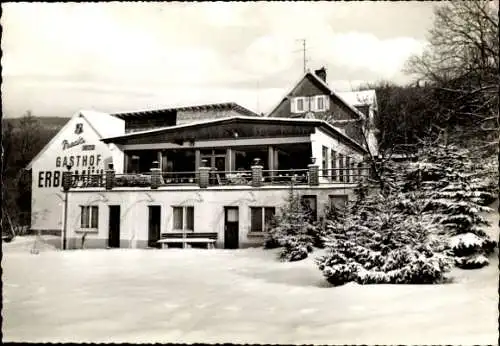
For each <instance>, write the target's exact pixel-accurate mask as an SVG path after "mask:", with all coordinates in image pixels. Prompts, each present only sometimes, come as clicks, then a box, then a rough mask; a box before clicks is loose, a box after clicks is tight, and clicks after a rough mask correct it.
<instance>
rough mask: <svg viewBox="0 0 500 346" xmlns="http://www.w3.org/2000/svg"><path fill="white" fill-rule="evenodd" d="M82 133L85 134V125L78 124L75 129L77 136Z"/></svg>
mask: <svg viewBox="0 0 500 346" xmlns="http://www.w3.org/2000/svg"><path fill="white" fill-rule="evenodd" d="M82 132H83V124H82V123H77V124H76V127H75V134H77V135H79V134H80V133H82Z"/></svg>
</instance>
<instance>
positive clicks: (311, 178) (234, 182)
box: [63, 164, 370, 190]
mask: <svg viewBox="0 0 500 346" xmlns="http://www.w3.org/2000/svg"><path fill="white" fill-rule="evenodd" d="M64 176H65V178H63V188H65V189H66V190H68V189H70V188H71V189H78V188H105V189H107V190H110V189H114V188H129V187H140V188H150V189H157V188H159V187H163V186H198V187H201V188H207V187H214V186H252V187H262V186H289V185H292V184H293V185H310V186H317V185H325V184H358V183H359V182H361V181H363V180H365V179H367V178H368V177H369V176H370V169H369V167H365V166H363V167H361V166H359V167H356V168H333V169H319V167H318V166H316V165H314V164H311V165H309V167H308V168H307V169H288V170H263V169H262V166H260V165H253V166H252V167H251V170H238V171H218V170H215V169H213V168H210V167H200V168H199V169H198V171H191V172H161V171H160V169H159V168H157V167H155V168H152V169H151V172H150V173H142V174H134V173H127V174H116V173H115V171H114V170H113V169H112V168H110V169H108V170H106V172H105V173H104V174H91V175H83V176H82V175H76V174H72V172H70V171H68V172H64Z"/></svg>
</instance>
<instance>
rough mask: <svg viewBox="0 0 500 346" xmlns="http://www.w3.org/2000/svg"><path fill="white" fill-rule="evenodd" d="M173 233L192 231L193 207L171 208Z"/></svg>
mask: <svg viewBox="0 0 500 346" xmlns="http://www.w3.org/2000/svg"><path fill="white" fill-rule="evenodd" d="M172 211H173V222H174V225H173V226H174V227H173V229H174V230H175V231H194V207H191V206H187V207H172Z"/></svg>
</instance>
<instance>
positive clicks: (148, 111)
mask: <svg viewBox="0 0 500 346" xmlns="http://www.w3.org/2000/svg"><path fill="white" fill-rule="evenodd" d="M212 109H229V110H231V109H235V110H237V111H239V112H241V113H243V114H245V115H248V116H259V115H258V114H257V113H255V112H253V111H251V110H249V109H248V108H245V107H243V106H241V105H239V104H237V103H235V102H223V103H211V104H204V105H194V106H183V107H171V108H162V109H146V110H140V111H132V112H119V113H111V115H112V116H115V117H117V118H125V117H129V116H140V115H146V114H151V115H153V114H156V113H163V112H174V111H181V112H182V111H205V110H212Z"/></svg>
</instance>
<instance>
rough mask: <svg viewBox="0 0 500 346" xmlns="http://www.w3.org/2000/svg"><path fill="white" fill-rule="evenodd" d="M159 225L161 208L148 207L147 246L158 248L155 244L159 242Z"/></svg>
mask: <svg viewBox="0 0 500 346" xmlns="http://www.w3.org/2000/svg"><path fill="white" fill-rule="evenodd" d="M160 225H161V206H159V205H153V206H149V230H148V246H149V247H160V246H159V245H160V244H158V243H157V241H158V240H160Z"/></svg>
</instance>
